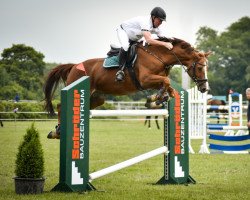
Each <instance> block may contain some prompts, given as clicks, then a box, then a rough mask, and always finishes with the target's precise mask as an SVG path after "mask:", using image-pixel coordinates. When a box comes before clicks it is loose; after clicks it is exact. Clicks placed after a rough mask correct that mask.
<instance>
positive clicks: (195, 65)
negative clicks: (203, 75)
mask: <svg viewBox="0 0 250 200" xmlns="http://www.w3.org/2000/svg"><path fill="white" fill-rule="evenodd" d="M138 47H140V48H141V49H142V50H144V51H145V52H147V53H148V54H150V55H151V56H153V57H154V58H156V59H157V60H159V61H160V62H161V63H162V64H163V65H164V66H165V71H168V70H169V69H170V68H172V67H173V65H169V64H167V63H165V62H164V61H163V60H162V59H161V58H160V57H158V56H157V55H156V54H154V53H153V52H151V51H149V50H148V49H147V48H145V47H143V46H141V45H138ZM169 51H170V52H171V53H172V54H173V55H174V57H175V58H176V60H177V61H178V63H179V64H180V65H181V66H182V68H183V69H184V70H185V72H187V73H188V72H189V71H190V70H193V75H192V77H191V78H192V80H193V81H194V82H195V83H196V84H197V85H198V86H199V85H201V84H203V83H205V82H207V81H208V80H207V79H199V78H198V77H197V76H196V73H195V69H196V67H197V64H198V65H201V66H203V67H206V66H207V63H206V64H205V65H204V64H202V63H199V62H193V64H192V65H191V66H190V67H186V66H185V65H183V64H182V62H181V61H180V59H179V58H178V56H177V55H176V54H175V52H173V51H171V50H169Z"/></svg>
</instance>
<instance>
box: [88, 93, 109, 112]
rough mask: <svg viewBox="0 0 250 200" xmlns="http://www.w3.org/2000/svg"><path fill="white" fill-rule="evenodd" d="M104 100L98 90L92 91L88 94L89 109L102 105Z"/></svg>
mask: <svg viewBox="0 0 250 200" xmlns="http://www.w3.org/2000/svg"><path fill="white" fill-rule="evenodd" d="M104 102H105V98H104V95H102V94H100V93H98V92H93V93H92V94H91V96H90V109H95V108H96V107H98V106H101V105H103V104H104Z"/></svg>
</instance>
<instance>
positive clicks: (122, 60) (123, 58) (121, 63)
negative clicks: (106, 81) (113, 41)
mask: <svg viewBox="0 0 250 200" xmlns="http://www.w3.org/2000/svg"><path fill="white" fill-rule="evenodd" d="M126 60H127V51H125V50H124V49H123V48H121V51H120V55H119V71H118V72H117V73H116V79H115V81H117V82H121V81H123V79H124V77H125V73H124V71H123V70H124V68H125V66H126Z"/></svg>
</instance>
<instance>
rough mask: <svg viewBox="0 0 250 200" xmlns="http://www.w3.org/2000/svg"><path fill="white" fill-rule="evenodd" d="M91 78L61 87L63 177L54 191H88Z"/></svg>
mask: <svg viewBox="0 0 250 200" xmlns="http://www.w3.org/2000/svg"><path fill="white" fill-rule="evenodd" d="M89 90H90V84H89V78H88V77H82V78H80V79H79V80H77V81H75V82H74V83H72V84H70V85H69V86H67V87H65V88H63V89H62V90H61V136H60V179H59V183H58V184H57V185H56V186H55V187H54V188H53V191H85V190H86V188H87V186H88V183H89V99H90V96H89Z"/></svg>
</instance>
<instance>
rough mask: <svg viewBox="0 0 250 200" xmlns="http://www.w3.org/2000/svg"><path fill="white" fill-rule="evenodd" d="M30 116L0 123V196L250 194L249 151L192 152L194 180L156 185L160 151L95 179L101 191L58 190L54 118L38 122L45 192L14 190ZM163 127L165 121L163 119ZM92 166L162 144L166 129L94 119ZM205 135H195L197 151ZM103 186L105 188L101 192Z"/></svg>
mask: <svg viewBox="0 0 250 200" xmlns="http://www.w3.org/2000/svg"><path fill="white" fill-rule="evenodd" d="M30 125H31V122H16V123H15V122H5V123H4V127H0V137H1V140H0V152H1V153H0V199H4V200H10V199H53V200H59V199H60V200H64V199H65V200H68V199H74V200H76V199H102V200H105V199H107V200H112V199H118V200H121V199H129V200H130V199H132V200H134V199H140V200H141V199H150V200H151V199H182V200H183V199H189V200H190V199H199V200H203V199H204V200H206V199H207V200H210V199H225V200H228V199H235V200H236V199H237V200H238V199H241V200H242V199H250V190H249V186H250V157H249V155H226V154H212V155H207V154H206V155H201V154H194V155H190V174H191V175H192V177H193V178H194V179H195V180H196V181H197V184H195V185H189V186H184V185H155V183H156V182H157V181H158V180H159V179H160V178H161V177H162V175H163V157H162V156H157V157H154V158H152V159H149V160H147V161H144V162H142V163H139V164H136V165H134V166H131V167H129V168H126V169H123V170H121V171H118V172H115V173H112V174H109V175H107V176H105V177H102V178H100V179H97V180H95V181H93V184H94V186H95V187H96V188H98V189H99V190H100V191H95V192H88V193H85V194H79V193H57V192H50V190H51V189H52V188H53V187H54V186H55V185H56V184H57V183H58V178H59V177H58V176H59V171H58V168H59V141H58V140H48V139H47V138H46V136H47V133H48V132H49V131H50V130H51V129H52V128H54V126H55V122H36V123H35V126H36V128H37V129H38V130H39V132H40V139H41V142H42V145H43V150H44V156H45V176H46V182H45V188H44V189H45V192H44V193H43V194H42V195H36V196H35V195H22V196H19V195H16V194H15V192H14V181H13V179H12V177H14V176H15V174H14V167H15V166H14V165H15V159H16V156H15V155H16V153H17V148H18V145H19V144H20V142H21V140H22V137H23V135H24V134H25V132H26V129H27V128H28V127H29V126H30ZM161 127H162V124H161ZM90 129H91V130H90V172H93V171H96V170H99V169H102V168H104V167H108V166H110V165H112V164H115V163H118V162H120V161H124V160H126V159H129V158H131V157H134V156H137V155H139V154H142V153H145V152H148V151H150V150H153V149H155V148H158V147H160V146H162V144H163V134H162V130H157V129H156V126H155V124H154V122H153V123H152V129H147V128H146V127H144V126H143V121H122V122H121V121H96V120H95V121H91V124H90ZM200 144H201V141H199V140H198V141H197V140H196V141H192V146H193V148H194V150H195V151H196V152H197V151H198V150H199V146H200ZM102 190H103V191H104V192H102Z"/></svg>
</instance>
